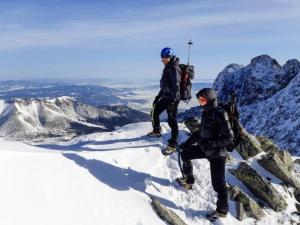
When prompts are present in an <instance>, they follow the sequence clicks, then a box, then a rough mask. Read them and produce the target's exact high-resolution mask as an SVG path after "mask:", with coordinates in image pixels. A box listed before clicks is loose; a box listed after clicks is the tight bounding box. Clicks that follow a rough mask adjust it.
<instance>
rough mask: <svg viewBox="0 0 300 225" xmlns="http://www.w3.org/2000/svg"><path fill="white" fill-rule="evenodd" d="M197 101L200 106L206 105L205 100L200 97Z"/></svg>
mask: <svg viewBox="0 0 300 225" xmlns="http://www.w3.org/2000/svg"><path fill="white" fill-rule="evenodd" d="M198 101H199V103H200V105H206V103H207V99H206V98H204V97H202V96H200V97H199V98H198Z"/></svg>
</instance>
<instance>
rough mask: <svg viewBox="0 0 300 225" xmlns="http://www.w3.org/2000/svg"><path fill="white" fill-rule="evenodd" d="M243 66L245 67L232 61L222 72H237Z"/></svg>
mask: <svg viewBox="0 0 300 225" xmlns="http://www.w3.org/2000/svg"><path fill="white" fill-rule="evenodd" d="M242 67H243V65H239V64H236V63H231V64H229V65H228V66H226V67H225V68H224V69H223V70H222V72H221V73H225V74H228V73H233V72H236V71H237V70H239V69H241V68H242Z"/></svg>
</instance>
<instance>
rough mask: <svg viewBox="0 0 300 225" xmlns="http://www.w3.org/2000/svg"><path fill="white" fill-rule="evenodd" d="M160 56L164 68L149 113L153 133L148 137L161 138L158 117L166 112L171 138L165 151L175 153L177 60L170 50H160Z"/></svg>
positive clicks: (178, 80)
mask: <svg viewBox="0 0 300 225" xmlns="http://www.w3.org/2000/svg"><path fill="white" fill-rule="evenodd" d="M160 56H161V61H162V63H163V64H164V65H165V67H164V69H163V72H162V77H161V80H160V91H159V93H158V95H157V96H156V97H155V99H154V102H153V109H152V112H151V115H152V126H153V131H152V132H150V133H149V134H148V136H150V137H161V127H160V120H159V115H160V114H161V113H162V112H163V111H165V110H166V111H167V114H168V124H169V126H170V128H171V138H170V139H169V141H168V147H167V149H166V150H165V151H176V148H177V139H178V124H177V111H178V104H179V102H180V81H181V70H180V67H179V58H177V57H176V56H175V55H174V53H173V50H172V49H171V48H164V49H162V50H161V55H160Z"/></svg>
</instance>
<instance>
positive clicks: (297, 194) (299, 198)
mask: <svg viewBox="0 0 300 225" xmlns="http://www.w3.org/2000/svg"><path fill="white" fill-rule="evenodd" d="M294 196H295V198H296V199H297V201H298V202H300V188H296V189H295V191H294Z"/></svg>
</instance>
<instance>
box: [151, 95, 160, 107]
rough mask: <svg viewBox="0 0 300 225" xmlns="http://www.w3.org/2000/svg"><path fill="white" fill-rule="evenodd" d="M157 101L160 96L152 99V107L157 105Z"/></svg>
mask: <svg viewBox="0 0 300 225" xmlns="http://www.w3.org/2000/svg"><path fill="white" fill-rule="evenodd" d="M159 99H160V96H159V95H157V96H156V97H155V98H154V101H153V105H155V104H157V102H158V101H159Z"/></svg>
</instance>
